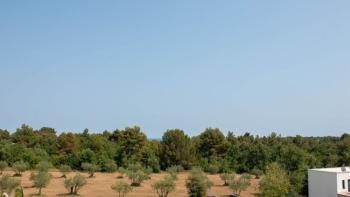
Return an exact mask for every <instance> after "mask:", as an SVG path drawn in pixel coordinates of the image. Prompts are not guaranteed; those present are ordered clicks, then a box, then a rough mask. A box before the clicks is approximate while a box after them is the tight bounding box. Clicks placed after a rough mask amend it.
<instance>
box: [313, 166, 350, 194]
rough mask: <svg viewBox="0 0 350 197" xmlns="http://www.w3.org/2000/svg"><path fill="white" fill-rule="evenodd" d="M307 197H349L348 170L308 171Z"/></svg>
mask: <svg viewBox="0 0 350 197" xmlns="http://www.w3.org/2000/svg"><path fill="white" fill-rule="evenodd" d="M308 181H309V197H350V168H349V167H339V168H320V169H310V170H308Z"/></svg>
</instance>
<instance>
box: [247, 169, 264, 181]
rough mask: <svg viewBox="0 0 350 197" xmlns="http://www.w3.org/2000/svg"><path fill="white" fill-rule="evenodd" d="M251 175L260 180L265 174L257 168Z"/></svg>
mask: <svg viewBox="0 0 350 197" xmlns="http://www.w3.org/2000/svg"><path fill="white" fill-rule="evenodd" d="M250 173H251V174H252V175H254V176H255V178H256V179H259V178H260V177H261V176H262V175H263V174H264V173H263V171H262V170H259V169H257V168H254V169H253V170H252V171H251V172H250Z"/></svg>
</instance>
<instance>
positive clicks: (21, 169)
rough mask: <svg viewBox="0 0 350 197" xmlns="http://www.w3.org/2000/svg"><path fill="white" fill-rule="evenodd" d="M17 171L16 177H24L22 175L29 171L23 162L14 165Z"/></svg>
mask: <svg viewBox="0 0 350 197" xmlns="http://www.w3.org/2000/svg"><path fill="white" fill-rule="evenodd" d="M12 168H13V169H14V170H15V176H22V173H23V172H24V171H26V170H27V168H28V165H27V164H26V163H24V162H23V161H17V162H15V163H14V164H13V165H12Z"/></svg>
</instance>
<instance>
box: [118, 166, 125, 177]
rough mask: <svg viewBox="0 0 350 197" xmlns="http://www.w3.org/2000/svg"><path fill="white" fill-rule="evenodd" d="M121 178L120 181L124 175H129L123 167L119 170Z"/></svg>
mask: <svg viewBox="0 0 350 197" xmlns="http://www.w3.org/2000/svg"><path fill="white" fill-rule="evenodd" d="M118 172H119V176H118V177H117V178H118V179H122V178H123V177H124V174H126V173H127V170H126V169H125V168H123V167H119V168H118Z"/></svg>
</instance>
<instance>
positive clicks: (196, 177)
mask: <svg viewBox="0 0 350 197" xmlns="http://www.w3.org/2000/svg"><path fill="white" fill-rule="evenodd" d="M211 186H213V183H212V182H211V181H210V180H209V179H208V177H207V175H206V174H205V173H204V172H203V171H202V170H201V169H200V168H193V169H192V170H191V173H190V175H189V177H188V178H187V181H186V187H187V191H188V196H189V197H202V196H205V195H206V193H207V190H208V189H210V187H211Z"/></svg>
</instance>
